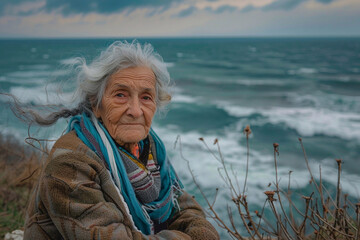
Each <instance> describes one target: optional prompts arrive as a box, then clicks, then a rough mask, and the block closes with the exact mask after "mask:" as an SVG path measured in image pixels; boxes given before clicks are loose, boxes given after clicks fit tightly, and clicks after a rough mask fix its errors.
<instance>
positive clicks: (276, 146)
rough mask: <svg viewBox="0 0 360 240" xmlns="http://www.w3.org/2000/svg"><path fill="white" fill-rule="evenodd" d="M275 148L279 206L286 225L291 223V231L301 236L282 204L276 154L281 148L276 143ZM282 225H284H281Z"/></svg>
mask: <svg viewBox="0 0 360 240" xmlns="http://www.w3.org/2000/svg"><path fill="white" fill-rule="evenodd" d="M273 146H274V163H275V186H276V195H277V196H278V199H279V205H280V208H281V211H282V213H283V215H284V217H285V223H286V222H287V223H289V225H290V227H291V229H292V230H293V231H294V232H295V233H296V235H299V232H298V230H297V229H296V228H295V227H294V225H293V224H292V222H291V221H290V220H289V218H288V216H287V214H286V212H285V210H284V206H283V204H282V200H281V196H280V190H279V179H278V172H277V170H278V167H277V158H276V154H279V150H278V147H279V144H277V143H274V144H273ZM280 224H282V223H280Z"/></svg>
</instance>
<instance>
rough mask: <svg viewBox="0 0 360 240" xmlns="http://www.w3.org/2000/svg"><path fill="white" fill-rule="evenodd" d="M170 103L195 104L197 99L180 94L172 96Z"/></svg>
mask: <svg viewBox="0 0 360 240" xmlns="http://www.w3.org/2000/svg"><path fill="white" fill-rule="evenodd" d="M171 101H172V102H176V103H195V102H197V98H195V97H190V96H187V95H182V94H174V95H173V96H172V97H171Z"/></svg>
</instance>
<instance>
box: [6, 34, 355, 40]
mask: <svg viewBox="0 0 360 240" xmlns="http://www.w3.org/2000/svg"><path fill="white" fill-rule="evenodd" d="M225 38H226V39H236V38H237V39H239V38H243V39H246V38H360V35H248V36H246V35H238V36H237V35H204V36H190V35H185V36H122V37H116V36H109V37H97V36H67V37H58V36H56V37H50V36H47V37H29V36H23V37H15V36H14V37H11V36H9V37H1V36H0V40H77V39H78V40H84V39H89V40H90V39H94V40H95V39H99V40H101V39H104V40H105V39H225Z"/></svg>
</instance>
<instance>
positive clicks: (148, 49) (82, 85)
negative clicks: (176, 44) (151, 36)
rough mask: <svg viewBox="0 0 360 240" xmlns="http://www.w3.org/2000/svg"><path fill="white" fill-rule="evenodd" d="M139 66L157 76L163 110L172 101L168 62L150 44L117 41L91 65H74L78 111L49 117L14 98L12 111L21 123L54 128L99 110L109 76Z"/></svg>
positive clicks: (159, 106) (61, 111) (62, 111)
mask: <svg viewBox="0 0 360 240" xmlns="http://www.w3.org/2000/svg"><path fill="white" fill-rule="evenodd" d="M137 66H146V67H149V68H150V69H151V70H152V71H153V72H154V74H155V77H156V83H155V89H156V100H155V102H156V106H157V109H158V110H162V109H163V108H164V106H166V105H167V104H168V103H169V102H170V100H171V95H170V94H169V92H168V88H169V85H170V75H169V73H168V71H167V67H166V64H165V62H164V61H163V59H162V57H161V56H160V55H159V54H158V53H156V52H155V51H154V48H153V47H152V45H151V44H149V43H146V44H144V45H141V44H140V43H138V42H137V41H133V42H131V43H128V42H126V41H124V42H122V41H116V42H114V43H113V44H111V45H110V46H109V47H108V48H107V49H106V50H105V51H103V52H101V54H100V56H99V57H97V58H96V59H95V60H94V61H93V62H92V63H91V64H89V65H88V64H87V63H86V60H85V59H84V58H76V61H75V63H74V65H73V67H74V70H76V71H75V72H76V73H77V75H76V81H77V89H76V90H75V92H74V95H73V102H75V103H76V104H75V107H73V108H67V107H61V108H60V109H59V108H57V110H54V109H52V110H51V109H50V108H49V110H48V112H47V113H45V114H40V113H39V112H38V111H36V110H34V109H33V108H24V107H22V106H21V105H20V104H19V102H18V101H17V100H16V98H15V97H13V98H14V100H15V101H14V107H13V110H14V112H15V114H16V115H17V116H18V117H20V118H21V119H23V120H25V121H27V122H30V123H35V124H38V125H43V126H46V125H51V124H54V123H55V122H56V121H57V120H58V119H60V118H68V117H71V116H75V115H77V114H81V113H83V112H86V111H87V112H91V111H92V110H91V109H92V108H93V107H95V108H98V107H100V105H101V100H102V97H103V95H104V92H105V88H106V85H107V82H108V80H109V78H110V76H111V75H112V74H114V73H116V72H117V71H119V70H122V69H125V68H129V67H137ZM63 105H64V104H63Z"/></svg>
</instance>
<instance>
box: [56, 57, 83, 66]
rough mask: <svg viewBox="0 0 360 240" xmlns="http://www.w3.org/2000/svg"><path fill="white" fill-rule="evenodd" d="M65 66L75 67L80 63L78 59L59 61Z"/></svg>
mask: <svg viewBox="0 0 360 240" xmlns="http://www.w3.org/2000/svg"><path fill="white" fill-rule="evenodd" d="M59 62H60V63H61V64H63V65H73V64H76V63H78V62H79V61H78V58H66V59H62V60H60V61H59Z"/></svg>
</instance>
